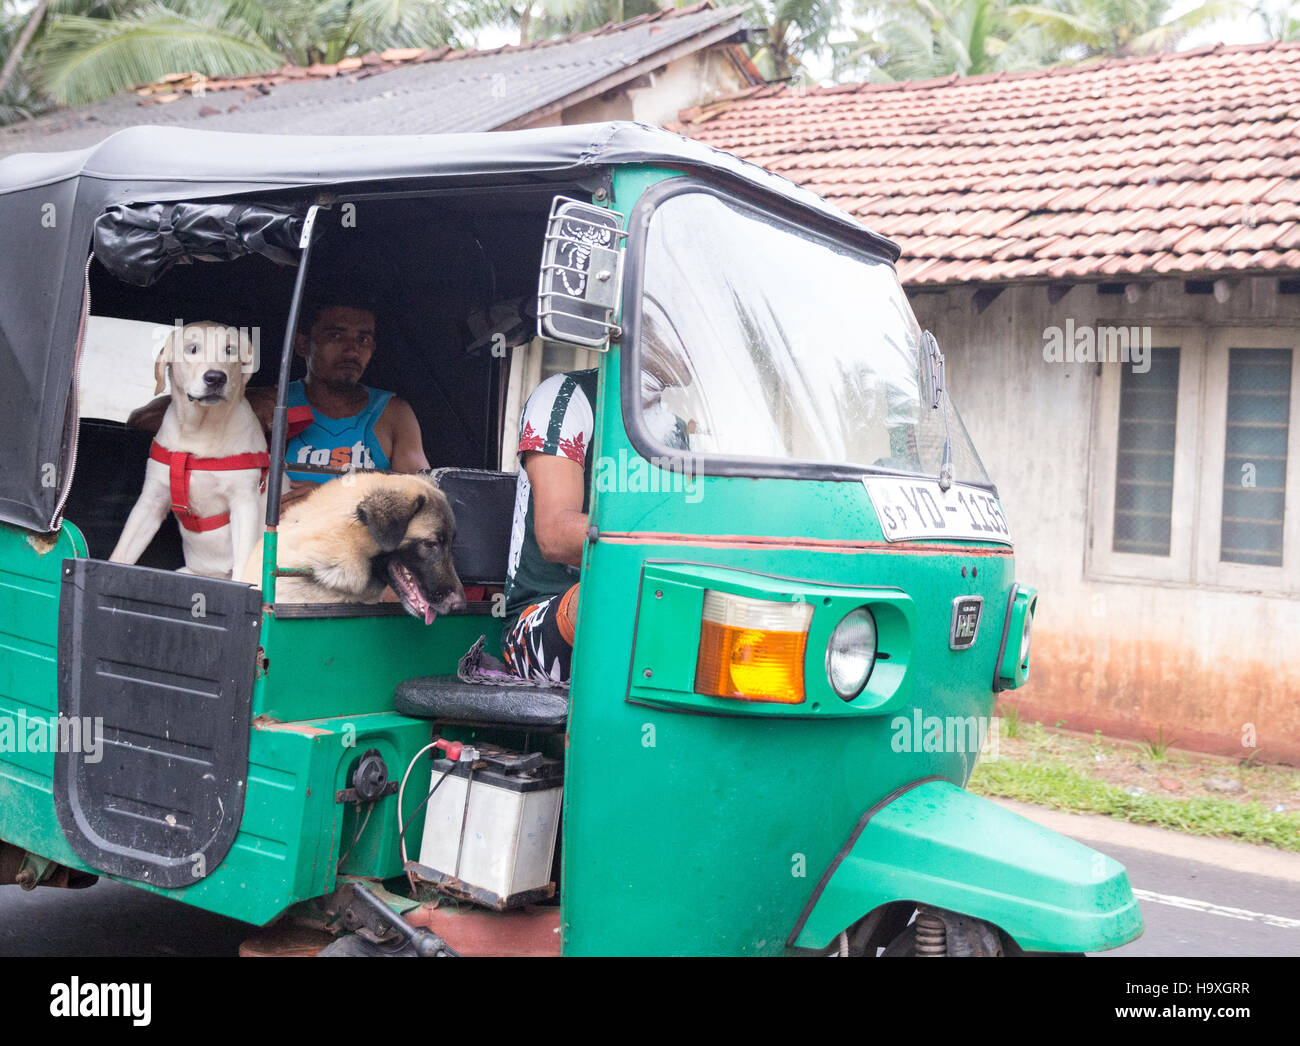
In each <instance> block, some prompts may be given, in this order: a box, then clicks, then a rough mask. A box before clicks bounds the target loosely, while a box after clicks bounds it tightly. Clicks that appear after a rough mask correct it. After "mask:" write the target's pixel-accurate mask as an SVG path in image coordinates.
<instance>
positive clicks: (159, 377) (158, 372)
mask: <svg viewBox="0 0 1300 1046" xmlns="http://www.w3.org/2000/svg"><path fill="white" fill-rule="evenodd" d="M178 336H179V335H178V332H177V331H176V330H173V331H172V332H171V333H170V334H169V335H167V337H165V338H163V343H162V345H160V346H159V347H158V355H157V356H155V357H154V361H153V394H154V395H155V396H157V395H159V394H160V393H161V392H162V391H163V390H164V389H165V388H167V365H168V364H169V363H170V362H171V359H172V355H173V353H172V342H173V341H174V340H175V339H176V338H177V337H178Z"/></svg>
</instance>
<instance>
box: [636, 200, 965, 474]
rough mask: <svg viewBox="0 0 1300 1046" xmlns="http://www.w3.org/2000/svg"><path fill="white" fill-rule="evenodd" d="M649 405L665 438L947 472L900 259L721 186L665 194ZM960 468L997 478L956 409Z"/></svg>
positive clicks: (652, 274)
mask: <svg viewBox="0 0 1300 1046" xmlns="http://www.w3.org/2000/svg"><path fill="white" fill-rule="evenodd" d="M640 348H641V357H640V358H641V371H640V381H641V406H642V421H643V423H644V427H645V429H646V431H647V432H648V434H649V435H650V436H652V437H653V438H654V440H655V441H656V442H658V443H659V444H661V445H662V446H664V447H666V448H670V449H672V448H676V449H680V450H690V451H694V452H697V453H700V454H703V455H709V456H718V457H724V458H728V459H767V460H777V461H782V460H789V461H800V462H825V463H834V464H848V465H857V466H862V467H864V468H867V469H871V468H876V469H880V470H886V471H893V472H904V473H910V474H921V475H929V476H932V475H937V474H938V472H939V466H940V462H941V460H942V458H943V445H944V435H945V426H944V418H943V411H942V410H941V409H940V410H934V409H931V408H930V405H929V404H928V403H924V404H923V403H922V393H921V389H922V386H921V329H920V327H919V326H918V324H917V322H916V318H915V317H914V316H913V315H912V309H911V307H910V306H909V305H908V302H907V297H906V295H905V294H904V293H903V288H902V285H901V284H900V283H899V281H898V276H897V274H896V273H895V272H894V269H893V267H892V266H890V265H889V264H888V263H886V262H884V261H882V260H877V259H875V258H872V257H871V256H869V255H867V254H863V253H858V252H855V251H852V250H850V249H848V248H846V247H843V246H839V245H836V244H833V243H832V242H830V241H829V240H825V239H821V238H814V237H812V236H809V235H807V234H805V233H801V232H800V231H799V230H798V229H796V228H795V227H794V226H792V225H789V224H787V223H785V222H783V221H780V220H778V219H775V218H773V217H771V216H769V215H766V214H763V213H762V212H760V211H757V210H755V209H753V208H751V207H749V206H746V205H744V204H741V203H737V202H732V201H728V200H724V199H721V198H719V197H718V196H717V195H715V194H713V193H711V192H702V191H701V192H692V191H687V192H682V193H679V194H677V195H675V196H671V197H669V198H668V199H666V200H664V201H663V202H662V203H660V205H659V207H658V208H657V209H656V210H655V212H654V214H653V216H652V218H651V220H650V224H649V230H648V236H647V242H646V245H645V256H644V280H643V294H642V300H641V337H640ZM949 431H950V432H951V439H952V457H953V465H954V473H955V478H956V479H957V480H960V481H964V482H967V483H975V484H981V485H988V484H989V479H988V476H987V474H986V473H985V471H984V467H983V465H982V464H981V463H980V460H979V456H978V454H976V452H975V448H974V447H973V446H972V444H971V441H970V438H969V436H968V435H967V433H966V430H965V427H964V426H963V425H962V423H961V420H960V418H959V417H958V416H957V413H956V411H955V409H951V408H950V410H949Z"/></svg>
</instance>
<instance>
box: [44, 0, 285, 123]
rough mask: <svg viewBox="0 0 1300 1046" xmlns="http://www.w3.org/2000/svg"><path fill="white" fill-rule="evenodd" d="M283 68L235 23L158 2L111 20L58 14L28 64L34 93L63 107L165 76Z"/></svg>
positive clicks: (273, 54) (276, 57)
mask: <svg viewBox="0 0 1300 1046" xmlns="http://www.w3.org/2000/svg"><path fill="white" fill-rule="evenodd" d="M282 63H283V58H282V57H281V56H280V55H279V54H277V53H276V52H275V51H273V50H272V49H271V48H269V47H268V46H267V45H266V43H265V42H263V41H262V40H261V39H260V38H259V37H258V36H257V34H256V33H254V32H253V31H252V30H251V29H250V28H249V27H248V25H247V24H245V23H243V22H241V21H238V20H236V19H220V18H214V17H211V16H209V17H207V18H203V19H197V18H192V17H187V16H186V15H184V14H180V13H178V12H176V11H173V10H171V9H169V8H166V7H163V6H162V5H160V4H154V5H151V6H150V7H148V8H145V9H142V10H140V11H138V12H136V13H134V14H132V15H130V16H128V17H126V18H119V19H114V20H105V19H98V18H87V17H83V16H80V15H59V16H57V17H55V18H54V19H52V20H51V24H50V26H49V27H48V28H47V30H46V32H45V36H44V39H43V40H42V43H41V47H40V49H39V52H38V55H37V56H36V59H35V64H36V70H37V79H38V82H39V84H40V86H41V88H42V89H43V90H44V91H46V92H47V93H48V94H49V95H50V96H51V97H53V98H54V99H55V100H56V101H58V102H60V103H61V104H64V105H72V104H77V103H80V102H88V101H92V100H94V99H96V98H104V97H107V96H109V95H112V94H117V93H118V92H121V91H124V90H127V89H128V88H130V87H133V86H135V85H137V84H141V83H148V82H150V81H153V80H156V79H158V78H159V77H161V76H166V75H167V74H168V73H176V72H190V71H193V72H199V73H203V74H205V75H209V76H223V75H238V74H241V73H252V72H260V71H263V70H267V69H273V68H276V67H278V66H279V65H281V64H282Z"/></svg>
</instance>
